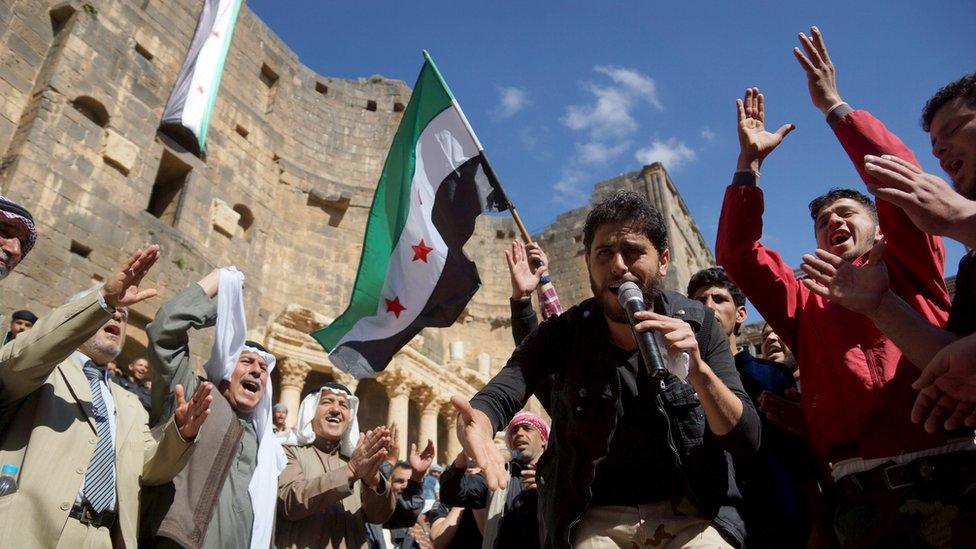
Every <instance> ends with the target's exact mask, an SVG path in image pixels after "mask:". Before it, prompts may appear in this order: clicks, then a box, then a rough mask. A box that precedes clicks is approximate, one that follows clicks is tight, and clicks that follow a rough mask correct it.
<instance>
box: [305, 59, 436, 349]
mask: <svg viewBox="0 0 976 549" xmlns="http://www.w3.org/2000/svg"><path fill="white" fill-rule="evenodd" d="M453 99H454V97H453V96H452V95H451V92H450V90H448V89H447V86H446V85H445V84H444V80H443V78H441V75H440V74H439V73H438V72H437V68H436V67H435V66H434V63H433V61H431V60H430V58H429V57H428V58H427V60H426V61H425V62H424V66H423V68H422V69H421V70H420V76H418V77H417V83H416V84H415V85H414V88H413V93H412V94H411V96H410V102H409V103H408V104H407V108H406V109H405V110H404V112H403V118H402V119H401V120H400V127H399V128H397V132H396V135H394V136H393V143H392V144H391V145H390V153H389V155H387V157H386V163H385V164H384V165H383V173H382V175H381V176H380V181H379V183H378V184H377V185H376V194H375V195H373V204H372V206H370V210H369V216H368V218H367V222H366V236H365V238H364V241H363V253H362V256H361V257H360V258H359V271H358V272H357V273H356V282H355V284H353V288H352V297H351V298H350V300H349V307H348V308H347V309H346V311H345V312H344V313H342V315H340V316H339V318H337V319H336V320H335V321H334V322H333V323H332V324H329V325H328V326H326V327H325V328H322V329H321V330H317V331H315V332H313V333H312V337H314V338H315V339H316V340H317V341H318V342H319V343H320V344H321V345H322V347H324V348H325V349H327V350H328V351H330V352H331V351H332V350H333V349H334V348H335V346H336V344H337V343H339V340H341V339H342V338H343V336H345V335H346V332H348V331H349V330H350V329H352V327H353V326H354V325H355V324H356V323H357V322H359V320H360V319H362V318H364V317H367V316H373V315H375V314H376V310H377V308H378V307H379V303H380V299H382V295H381V293H382V291H383V284H384V282H385V281H386V271H387V269H388V267H389V265H390V255H391V254H392V253H393V248H394V247H395V246H396V244H397V242H398V241H399V240H400V233H401V232H402V231H403V226H404V225H405V224H406V222H407V215H408V214H409V213H410V190H411V184H412V181H413V174H414V169H415V167H416V154H417V141H418V140H419V139H420V135H421V134H422V133H423V131H424V129H425V128H426V127H427V124H429V123H430V121H431V120H433V119H434V118H435V117H436V116H437V115H438V114H440V113H441V112H442V111H444V109H447V108H450V107H451V101H452V100H453Z"/></svg>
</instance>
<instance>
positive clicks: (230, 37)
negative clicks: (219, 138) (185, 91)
mask: <svg viewBox="0 0 976 549" xmlns="http://www.w3.org/2000/svg"><path fill="white" fill-rule="evenodd" d="M243 2H244V0H237V2H235V4H234V14H233V15H231V17H230V25H229V26H228V27H227V32H226V33H225V36H227V39H226V40H224V51H222V52H220V62H218V63H217V74H216V75H215V76H214V81H213V85H212V86H210V97H208V98H207V108H206V109H204V111H203V121H202V122H201V123H200V136H199V137H197V144H198V145H199V146H200V150H201V151H202V150H204V143H206V141H207V129H208V128H210V115H211V114H213V108H214V104H215V103H216V102H217V92H218V91H220V79H221V77H222V76H223V75H224V62H226V61H227V52H228V50H230V43H231V42H233V41H234V27H235V26H236V25H237V15H238V13H240V11H241V4H242V3H243Z"/></svg>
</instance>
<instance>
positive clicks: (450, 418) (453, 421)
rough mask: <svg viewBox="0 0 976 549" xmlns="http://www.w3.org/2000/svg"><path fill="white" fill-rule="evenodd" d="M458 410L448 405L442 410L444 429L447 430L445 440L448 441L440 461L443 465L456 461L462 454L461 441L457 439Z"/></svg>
mask: <svg viewBox="0 0 976 549" xmlns="http://www.w3.org/2000/svg"><path fill="white" fill-rule="evenodd" d="M457 416H458V413H457V410H456V409H455V408H454V406H451V405H450V404H448V405H447V406H446V407H444V408H442V409H441V417H443V418H444V428H445V429H447V432H446V433H445V435H446V436H445V437H444V440H445V441H446V444H445V446H446V448H444V452H443V453H442V454H441V455H440V458H439V459H440V460H441V463H442V464H445V465H446V464H448V463H450V462H452V461H454V458H456V457H457V455H458V454H459V453H461V450H462V448H461V441H459V440H458V437H457V428H456V426H457Z"/></svg>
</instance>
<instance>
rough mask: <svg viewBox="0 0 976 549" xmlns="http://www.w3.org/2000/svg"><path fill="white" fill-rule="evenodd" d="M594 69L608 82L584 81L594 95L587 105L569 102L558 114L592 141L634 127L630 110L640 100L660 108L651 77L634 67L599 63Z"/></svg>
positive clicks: (621, 134)
mask: <svg viewBox="0 0 976 549" xmlns="http://www.w3.org/2000/svg"><path fill="white" fill-rule="evenodd" d="M593 70H594V71H596V72H598V73H600V74H603V75H606V76H608V77H610V80H612V81H613V83H612V84H609V85H606V84H605V85H598V84H594V83H592V82H589V83H586V84H584V87H585V89H586V90H588V91H589V92H590V93H592V94H593V96H594V97H595V101H594V103H592V104H590V105H570V106H568V107H566V114H565V116H563V118H562V122H563V124H565V125H566V127H568V128H570V129H572V130H577V131H587V132H589V134H590V137H591V139H592V140H594V141H602V140H607V139H612V138H621V137H626V136H628V135H630V134H632V133H633V132H634V131H636V130H637V122H636V121H635V120H634V117H633V114H632V113H633V111H634V109H635V108H636V107H637V106H638V105H639V104H640V103H642V102H647V103H650V104H651V105H653V106H654V107H655V108H657V109H662V108H664V107H663V106H662V105H661V102H660V100H658V98H657V91H656V88H655V85H654V80H652V79H651V78H650V77H649V76H646V75H643V74H641V73H639V72H637V71H636V70H634V69H628V68H624V67H614V66H608V65H600V66H596V67H594V68H593Z"/></svg>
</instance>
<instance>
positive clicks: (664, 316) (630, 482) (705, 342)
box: [442, 190, 759, 547]
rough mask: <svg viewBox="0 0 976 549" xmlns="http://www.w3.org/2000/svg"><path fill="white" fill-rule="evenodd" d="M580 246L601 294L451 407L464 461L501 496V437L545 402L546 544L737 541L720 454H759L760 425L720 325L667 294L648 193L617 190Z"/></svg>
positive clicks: (726, 467) (542, 492) (731, 479)
mask: <svg viewBox="0 0 976 549" xmlns="http://www.w3.org/2000/svg"><path fill="white" fill-rule="evenodd" d="M583 245H584V248H585V251H586V255H585V259H586V265H587V271H588V273H589V277H590V287H591V289H592V291H593V298H591V299H587V300H585V301H584V302H582V303H581V304H579V305H577V306H575V307H573V308H571V309H570V310H568V311H566V312H564V313H563V314H562V315H559V316H556V317H552V318H550V319H548V320H546V321H545V322H543V323H542V324H540V325H539V327H538V328H537V329H536V330H535V331H533V332H532V333H531V334H529V335H528V336H526V338H525V339H524V340H523V341H522V343H521V345H519V347H518V348H517V349H516V350H515V352H514V353H513V355H512V357H511V358H510V359H509V361H508V364H507V365H506V366H505V367H504V368H502V370H501V371H500V372H499V373H498V374H496V375H495V377H494V378H493V379H492V380H491V381H490V382H489V383H488V385H486V386H485V387H484V388H483V389H482V390H481V391H479V392H478V394H477V395H475V397H474V398H473V399H472V400H471V403H470V404H469V403H468V402H467V401H465V400H464V399H462V398H460V397H457V396H455V397H454V398H453V399H452V402H453V403H454V405H455V407H457V408H458V410H459V412H460V413H459V416H458V424H457V430H458V438H459V439H460V441H461V443H462V445H463V446H464V451H465V452H466V453H467V454H468V455H469V456H471V457H473V458H474V459H475V460H477V463H478V465H479V466H481V467H482V468H483V469H484V472H485V478H486V480H487V484H488V487H489V489H491V490H497V489H498V488H499V487H505V486H507V485H508V479H509V477H508V473H507V472H506V471H505V462H504V460H503V458H502V457H501V455H500V453H499V452H498V450H497V449H496V448H495V447H494V444H493V442H492V439H493V437H494V433H495V431H496V430H498V429H500V428H502V427H503V426H504V425H507V424H508V422H509V421H510V420H511V419H512V418H513V417H514V416H515V414H516V413H517V412H518V411H519V410H520V409H521V408H522V407H523V406H524V405H525V403H526V402H527V400H528V398H529V397H530V396H531V395H533V394H536V395H540V394H546V395H551V398H550V399H548V404H547V405H546V404H544V405H546V406H547V409H546V411H547V412H548V413H549V415H550V416H551V417H552V422H553V431H552V433H551V435H550V438H549V445H548V448H547V450H546V452H545V453H544V454H543V456H542V458H540V460H539V462H538V463H537V470H536V471H537V472H536V484H537V485H538V488H539V508H540V511H539V517H540V523H541V524H540V525H541V527H542V528H541V530H542V532H541V534H542V538H541V541H542V545H543V546H545V547H570V546H574V545H575V546H577V547H607V546H616V545H620V546H625V547H629V546H631V545H632V544H634V543H636V544H638V545H641V544H643V543H644V542H645V541H651V540H655V543H662V542H661V540H663V539H667V540H669V541H668V543H667V544H666V546H667V547H690V546H695V544H699V545H701V544H710V546H715V547H730V546H733V545H741V544H742V543H743V542H744V532H743V526H742V518H741V516H740V514H739V510H738V506H739V504H740V503H741V501H740V495H739V492H738V489H737V488H736V486H735V475H734V472H733V470H732V467H731V463H730V461H729V458H728V455H727V454H726V450H731V451H735V452H736V453H738V454H741V455H742V456H743V459H747V458H746V457H745V456H746V455H748V454H750V453H754V452H755V450H756V448H757V446H758V444H759V420H758V416H757V415H756V411H755V408H754V407H753V405H752V402H751V400H750V399H749V395H747V394H746V392H745V390H744V389H743V388H742V382H741V381H740V380H739V375H738V374H737V373H736V371H735V366H734V365H733V363H732V355H731V353H730V352H729V343H728V340H727V339H726V337H725V334H724V333H723V332H722V328H721V326H720V325H719V324H718V322H716V321H715V315H714V313H711V312H709V311H707V310H706V309H705V307H704V306H703V305H702V304H701V303H698V302H697V301H693V300H690V299H688V298H687V297H685V296H682V295H681V294H678V293H676V292H670V291H663V290H662V289H661V286H662V284H663V281H664V278H665V276H666V275H667V269H668V263H669V260H670V251H669V249H668V234H667V225H666V224H665V221H664V219H663V217H662V216H661V214H660V212H658V211H657V210H656V209H654V208H653V207H652V206H651V205H650V203H649V202H648V201H647V199H646V198H645V197H643V196H642V195H639V194H637V193H635V192H633V191H625V190H621V191H617V192H614V193H613V194H610V195H609V196H606V197H605V198H603V199H602V200H601V201H600V202H599V203H597V204H596V205H595V206H594V207H593V209H592V210H591V211H590V212H589V214H588V215H587V218H586V222H585V224H584V228H583ZM624 282H633V283H635V284H637V285H638V286H639V287H640V288H641V290H642V292H643V294H644V300H645V302H646V303H647V304H648V308H650V309H653V311H650V310H649V311H646V312H642V313H638V314H637V315H636V316H637V320H638V321H639V322H638V324H637V325H636V326H634V327H631V324H630V321H629V318H628V316H627V311H626V310H624V308H623V307H622V306H621V305H620V303H619V302H618V296H617V292H618V290H619V288H620V286H621V285H622V284H623V283H624ZM635 331H636V332H638V333H643V332H650V333H651V334H652V337H655V338H656V339H658V343H659V345H658V346H659V347H660V350H661V352H662V355H663V356H662V362H664V363H665V364H666V365H667V366H668V371H669V372H670V375H668V376H667V377H666V378H665V379H664V380H662V381H655V380H653V379H652V378H651V377H650V375H649V370H648V367H647V365H645V364H644V362H643V360H642V359H640V353H639V352H638V346H637V339H636V338H635V336H634V332H635ZM543 402H546V401H545V400H543ZM635 471H641V473H642V474H640V475H634V472H635ZM442 497H443V494H442ZM692 501H695V502H697V503H698V504H697V505H696V504H693V503H692ZM699 505H700V507H699Z"/></svg>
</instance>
